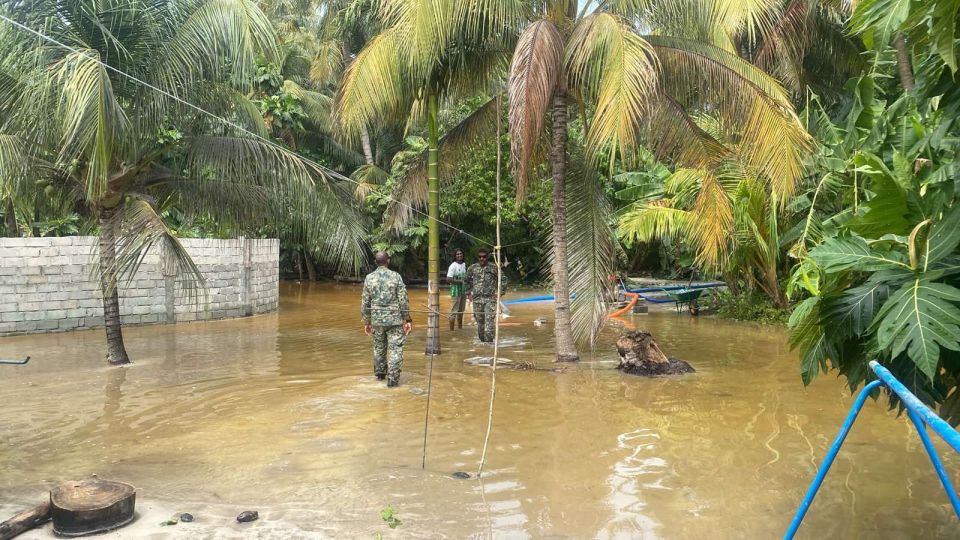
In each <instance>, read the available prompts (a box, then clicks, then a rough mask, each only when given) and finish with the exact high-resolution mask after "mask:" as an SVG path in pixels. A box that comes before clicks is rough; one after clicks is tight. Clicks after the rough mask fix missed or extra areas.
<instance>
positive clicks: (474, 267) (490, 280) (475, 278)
mask: <svg viewBox="0 0 960 540" xmlns="http://www.w3.org/2000/svg"><path fill="white" fill-rule="evenodd" d="M477 258H478V259H479V261H478V262H476V263H474V264H471V265H470V268H467V274H466V276H464V278H463V289H464V291H465V292H466V293H467V300H470V301H471V302H473V315H474V317H476V319H477V337H479V338H480V341H483V342H485V343H490V342H492V341H493V333H494V326H495V325H496V324H497V302H499V301H500V295H502V294H503V291H504V290H505V287H506V285H507V283H506V280H505V279H504V280H502V283H501V285H500V290H497V273H498V272H499V271H500V269H499V268H497V267H496V265H494V264H490V263H489V259H490V252H489V251H488V250H486V249H480V250H479V251H478V252H477Z"/></svg>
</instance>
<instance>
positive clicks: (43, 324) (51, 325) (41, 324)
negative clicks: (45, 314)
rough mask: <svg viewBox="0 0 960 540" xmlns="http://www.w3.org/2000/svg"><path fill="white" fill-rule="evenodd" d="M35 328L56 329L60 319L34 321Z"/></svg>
mask: <svg viewBox="0 0 960 540" xmlns="http://www.w3.org/2000/svg"><path fill="white" fill-rule="evenodd" d="M35 324H36V325H37V330H56V329H57V328H59V327H60V321H50V320H44V321H36V323H35Z"/></svg>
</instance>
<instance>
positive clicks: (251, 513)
mask: <svg viewBox="0 0 960 540" xmlns="http://www.w3.org/2000/svg"><path fill="white" fill-rule="evenodd" d="M258 519H260V514H258V513H257V511H256V510H245V511H243V512H240V515H239V516H237V521H239V522H240V523H248V522H250V521H256V520H258Z"/></svg>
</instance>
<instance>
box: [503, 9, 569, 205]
mask: <svg viewBox="0 0 960 540" xmlns="http://www.w3.org/2000/svg"><path fill="white" fill-rule="evenodd" d="M562 61H563V39H562V38H561V36H560V32H559V31H557V28H556V26H554V24H553V23H552V22H550V21H548V20H540V21H537V22H535V23H533V24H531V25H530V26H529V27H527V29H526V30H524V31H523V33H522V34H521V35H520V39H519V41H518V42H517V47H516V50H515V52H514V55H513V62H512V64H511V66H510V80H509V82H508V85H507V96H508V99H509V104H510V105H509V110H510V113H509V121H508V124H509V129H510V135H511V138H510V164H511V168H512V169H513V176H514V180H515V182H516V189H517V200H518V201H522V200H523V198H524V196H525V193H526V185H527V174H528V171H529V170H530V161H531V157H532V156H533V152H534V149H535V148H536V146H537V143H538V142H539V140H540V138H541V137H542V135H543V124H544V119H545V117H546V114H547V110H549V108H550V106H551V100H552V98H553V94H554V92H555V90H556V87H557V84H558V83H559V77H560V74H561V68H562Z"/></svg>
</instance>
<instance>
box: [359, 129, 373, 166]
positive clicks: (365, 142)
mask: <svg viewBox="0 0 960 540" xmlns="http://www.w3.org/2000/svg"><path fill="white" fill-rule="evenodd" d="M360 142H361V143H362V146H363V159H364V160H365V161H366V162H367V165H373V164H374V160H373V147H372V146H370V133H369V132H368V131H367V128H366V127H364V128H363V130H361V131H360Z"/></svg>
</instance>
